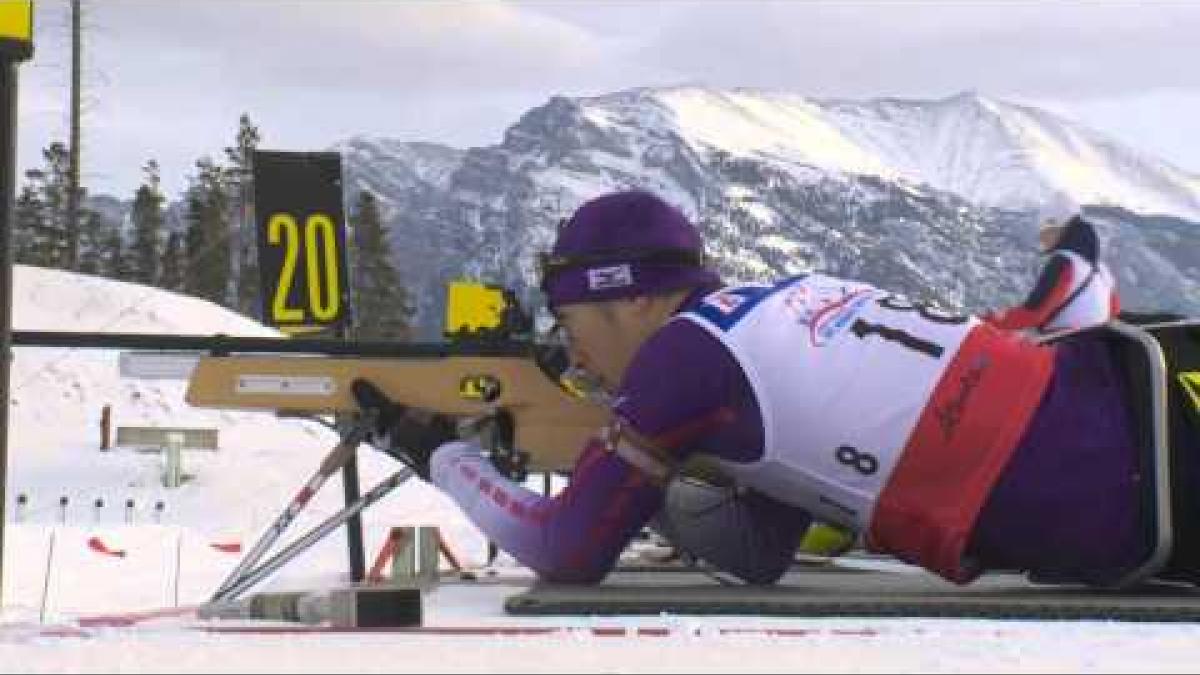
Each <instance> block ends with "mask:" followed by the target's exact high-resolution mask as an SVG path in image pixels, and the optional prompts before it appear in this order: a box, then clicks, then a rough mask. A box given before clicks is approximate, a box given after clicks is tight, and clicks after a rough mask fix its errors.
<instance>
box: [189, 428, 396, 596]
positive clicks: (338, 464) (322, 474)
mask: <svg viewBox="0 0 1200 675" xmlns="http://www.w3.org/2000/svg"><path fill="white" fill-rule="evenodd" d="M374 427H375V413H373V412H368V413H366V414H364V415H363V416H362V418H360V419H359V420H358V421H357V422H356V423H355V425H354V426H353V427H351V428H350V430H349V431H347V432H346V434H345V436H343V437H342V440H341V441H340V442H339V443H338V444H337V445H336V446H335V447H334V448H333V450H331V451H330V452H329V454H328V455H326V456H325V459H324V460H323V461H322V462H321V466H320V467H318V468H317V471H316V472H315V473H314V474H313V475H312V477H311V478H309V479H308V482H306V483H305V484H304V487H302V488H301V489H300V492H298V493H297V494H296V496H295V497H293V498H292V500H291V502H289V503H288V505H287V508H285V509H284V511H283V513H281V514H279V517H278V518H276V519H275V522H273V523H271V526H270V527H269V528H267V531H266V532H264V533H263V535H262V536H261V537H259V539H258V541H257V542H255V544H254V547H253V548H251V549H250V551H249V552H248V553H247V554H246V555H245V557H243V558H242V560H241V562H239V563H238V565H237V567H235V568H234V570H233V571H232V572H230V573H229V576H227V577H225V580H224V581H222V582H221V585H220V586H219V587H217V591H216V593H214V594H213V600H216V599H218V598H220V597H221V596H222V595H223V594H224V593H225V591H226V590H227V589H228V588H229V587H230V586H232V585H233V584H234V583H236V582H237V581H238V579H239V578H240V577H241V576H242V575H244V574H245V573H246V571H247V570H249V569H250V568H251V567H253V565H254V564H255V563H257V562H258V561H259V559H261V558H262V557H263V555H265V554H266V552H267V551H268V550H269V549H270V548H271V546H273V545H274V544H275V542H276V541H278V540H279V538H280V537H281V536H283V531H284V530H286V529H287V528H288V526H289V525H291V524H292V521H294V520H295V519H296V516H297V515H299V514H300V511H302V510H303V509H304V507H306V506H308V502H309V501H310V500H311V499H312V498H313V495H315V494H317V492H318V491H319V490H320V489H321V486H323V485H324V484H325V481H327V480H328V479H329V477H330V476H332V475H333V474H334V472H336V471H337V470H338V469H340V468H342V467H343V466H344V465H345V464H346V462H348V461H350V459H351V458H352V457H354V453H355V451H356V450H357V449H358V446H359V444H360V443H362V442H363V440H365V439H366V437H367V435H368V434H369V433H370V430H371V429H373V428H374Z"/></svg>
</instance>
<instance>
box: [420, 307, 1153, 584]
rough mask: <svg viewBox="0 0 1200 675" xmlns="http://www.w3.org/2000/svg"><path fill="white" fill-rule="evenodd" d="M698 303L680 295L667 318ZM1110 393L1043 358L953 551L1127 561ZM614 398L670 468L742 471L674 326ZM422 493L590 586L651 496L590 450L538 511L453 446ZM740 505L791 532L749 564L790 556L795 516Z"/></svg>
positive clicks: (726, 376) (1100, 566) (744, 411)
mask: <svg viewBox="0 0 1200 675" xmlns="http://www.w3.org/2000/svg"><path fill="white" fill-rule="evenodd" d="M711 290H712V289H711V288H707V289H700V290H698V291H697V292H695V293H693V294H692V295H691V296H689V297H688V299H687V300H685V302H684V303H683V305H682V306H681V309H686V308H689V307H692V306H694V305H695V304H696V303H697V302H698V301H699V300H700V298H701V297H703V295H705V294H706V293H707V292H710V291H711ZM697 364H703V366H704V367H697ZM664 373H669V374H670V376H669V377H664V375H663V374H664ZM1122 389H1123V385H1122V384H1121V380H1120V375H1119V373H1118V372H1117V370H1116V369H1115V368H1114V367H1113V366H1112V364H1111V363H1110V360H1109V357H1108V354H1107V352H1106V351H1105V348H1104V346H1103V345H1102V344H1099V343H1097V342H1094V341H1089V340H1080V341H1075V342H1071V343H1066V344H1063V345H1061V346H1060V347H1058V350H1057V356H1056V365H1055V375H1054V379H1053V381H1052V383H1051V385H1050V387H1049V388H1048V390H1047V392H1046V394H1045V396H1044V398H1043V401H1042V404H1041V406H1040V407H1039V410H1038V412H1037V414H1036V416H1035V417H1034V420H1033V422H1032V423H1031V424H1030V427H1029V429H1028V430H1027V431H1026V433H1025V436H1024V439H1023V440H1022V442H1021V444H1020V445H1019V446H1018V448H1017V450H1016V451H1015V453H1014V455H1013V459H1012V460H1011V462H1010V465H1009V467H1008V468H1007V469H1006V472H1005V474H1004V476H1003V477H1002V478H1001V480H1000V482H999V483H998V484H997V486H996V488H995V489H994V490H993V492H992V495H991V497H990V498H989V501H988V503H987V505H986V506H985V507H984V510H983V512H982V513H981V514H980V517H979V519H978V521H977V523H976V528H975V530H974V535H973V538H972V543H971V545H970V548H969V550H970V553H971V555H973V556H974V557H976V558H977V559H978V560H979V561H980V563H981V564H982V565H983V566H984V567H985V568H990V569H995V568H1003V569H1013V570H1028V571H1036V572H1038V573H1039V574H1042V575H1045V576H1051V577H1055V578H1063V579H1071V580H1080V581H1097V580H1103V579H1105V578H1107V577H1108V576H1109V575H1111V574H1114V573H1115V572H1114V570H1119V568H1121V567H1122V566H1125V565H1128V564H1129V563H1131V562H1132V561H1133V560H1134V559H1136V558H1137V557H1138V556H1139V555H1141V553H1142V552H1143V551H1144V545H1143V543H1142V537H1143V533H1142V528H1141V527H1140V526H1139V523H1140V520H1139V517H1140V516H1139V513H1138V503H1139V500H1138V480H1137V467H1136V461H1135V453H1134V449H1133V440H1132V434H1131V432H1130V428H1129V422H1128V419H1127V414H1126V412H1125V402H1124V394H1123V390H1122ZM615 400H617V401H618V403H617V405H616V406H615V408H614V413H615V414H616V415H618V416H620V417H621V418H623V419H624V420H625V421H626V423H627V424H628V425H629V426H630V427H631V428H633V429H634V430H636V431H637V432H638V433H639V434H641V435H642V436H645V437H647V438H650V439H652V440H654V441H655V442H656V443H657V444H658V445H659V446H660V447H664V448H667V449H670V450H671V451H673V452H674V453H675V456H676V457H677V458H678V459H680V460H684V459H686V458H688V457H689V456H691V455H692V454H693V453H704V454H708V455H713V456H715V457H717V458H720V459H723V460H726V461H730V462H750V461H754V460H755V459H756V458H758V457H759V456H760V455H761V453H762V451H763V425H762V419H761V416H760V413H759V408H758V404H757V402H756V401H755V399H754V395H753V393H752V391H751V388H750V385H749V382H748V381H747V380H746V378H745V376H744V375H743V373H742V371H741V369H740V367H739V366H738V364H737V362H736V361H735V360H734V358H733V357H732V355H730V354H729V353H728V352H727V351H726V349H725V348H724V347H723V346H722V345H721V344H720V343H719V342H717V341H716V340H715V339H714V338H713V337H712V336H710V335H709V334H708V333H706V332H705V331H704V330H703V329H701V328H699V327H697V326H695V325H693V324H691V323H690V322H684V321H675V322H671V323H669V324H668V325H667V326H665V327H664V328H663V329H662V330H660V331H659V332H658V333H656V334H655V335H654V336H652V337H651V338H650V339H649V340H648V341H647V343H646V344H645V345H644V346H643V348H642V349H641V351H639V352H638V354H637V356H636V357H635V359H634V361H633V363H632V364H631V366H630V368H629V370H628V371H627V373H626V376H625V381H624V382H623V383H622V384H621V386H620V388H619V391H618V392H616V399H615ZM433 480H434V483H435V484H436V485H437V486H438V487H440V488H442V489H443V490H445V491H446V492H447V493H448V494H450V495H451V496H452V497H453V498H454V499H455V500H456V501H457V502H458V503H459V505H460V506H461V507H462V508H463V510H464V511H465V512H466V513H467V515H468V516H469V517H470V518H471V520H472V521H473V522H475V523H476V524H477V525H478V526H479V527H480V529H481V530H483V532H484V533H485V534H486V535H487V536H488V538H489V539H491V540H492V541H494V542H496V543H497V545H499V547H500V548H502V549H504V550H505V551H508V552H509V553H510V554H512V555H513V556H514V557H515V558H516V559H517V560H519V561H520V562H521V563H523V564H525V565H527V566H529V567H530V568H532V569H533V570H535V571H536V572H537V573H538V574H539V575H540V576H542V577H543V578H546V579H548V580H552V581H562V582H595V581H598V580H600V579H602V578H603V577H604V576H605V575H606V574H607V573H608V571H609V570H610V569H611V568H612V566H613V565H614V563H615V561H616V559H617V557H618V556H619V554H620V553H621V551H622V550H623V549H624V548H625V546H626V545H627V544H628V542H629V541H630V539H631V538H632V537H633V536H634V535H635V534H636V533H637V532H638V531H639V530H640V529H641V528H642V527H643V526H645V525H646V523H647V522H648V521H650V519H651V518H652V517H653V516H654V515H655V513H656V512H657V511H658V510H659V509H660V508H661V506H662V503H663V490H662V489H661V488H659V487H657V486H655V485H653V484H652V483H651V482H649V481H648V480H647V479H646V478H645V477H644V476H643V475H642V474H641V472H640V471H639V470H637V469H635V468H633V467H632V466H631V465H629V464H628V463H626V462H625V461H624V460H623V459H621V458H620V457H618V456H616V455H615V454H613V453H611V452H607V451H606V450H605V449H604V447H603V445H602V444H601V443H600V442H599V441H596V442H593V443H592V444H589V445H588V446H587V447H585V448H584V449H583V451H582V453H581V455H580V458H579V460H578V462H577V464H576V467H575V470H574V472H573V474H572V480H571V483H570V485H569V486H568V487H567V488H566V489H565V490H563V491H562V492H561V493H560V494H558V495H556V496H555V497H553V498H546V497H543V496H541V495H539V494H537V493H534V492H532V491H530V490H527V489H525V488H524V487H522V486H520V485H517V484H514V483H512V482H511V481H508V480H506V479H504V478H503V477H501V476H500V475H499V474H498V473H497V472H496V471H495V470H494V469H493V468H492V467H491V466H490V465H489V464H488V462H487V460H485V459H483V458H481V457H479V456H478V455H477V454H475V453H473V452H471V451H470V449H469V447H468V446H466V444H454V445H452V446H448V447H446V448H444V449H442V450H439V451H438V452H437V453H436V454H435V456H434V462H433ZM749 508H750V509H751V511H750V512H751V513H752V514H753V517H754V518H756V519H760V520H761V521H762V522H763V523H764V524H766V525H769V526H770V527H773V528H775V531H777V532H795V533H796V536H774V537H762V538H755V539H754V541H755V542H761V543H757V544H755V545H760V546H765V547H775V548H778V549H779V550H778V551H762V552H761V553H762V557H761V559H763V560H778V559H780V556H781V555H782V556H786V557H787V558H788V559H790V557H791V555H792V553H793V552H794V550H795V548H796V546H797V545H798V543H799V536H798V534H799V533H801V532H803V530H804V528H805V527H807V525H808V524H809V522H810V521H811V519H810V517H809V516H808V514H806V513H805V512H804V511H802V510H801V509H799V508H796V507H792V506H789V505H787V504H781V503H778V502H773V501H772V500H770V499H766V498H761V499H757V500H755V501H754V502H753V503H751V504H750V505H749ZM730 540H731V542H735V541H738V540H737V538H736V537H733V536H731V537H730ZM731 545H733V544H732V543H731ZM737 545H742V544H741V543H740V542H738V544H737ZM710 562H713V561H710ZM777 567H778V566H771V568H770V570H767V569H766V568H763V569H759V570H756V569H753V568H749V569H734V570H727V571H730V572H731V573H734V574H737V575H738V576H741V577H743V578H746V579H747V580H750V581H755V582H769V581H773V580H774V579H773V578H772V577H777V576H778V575H779V574H780V573H781V570H779V569H776V568H777Z"/></svg>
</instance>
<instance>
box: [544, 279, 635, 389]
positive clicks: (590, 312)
mask: <svg viewBox="0 0 1200 675" xmlns="http://www.w3.org/2000/svg"><path fill="white" fill-rule="evenodd" d="M639 306H640V301H639V299H637V298H635V299H632V300H613V301H610V302H587V303H578V304H572V305H564V306H562V307H559V308H557V310H556V311H555V316H556V317H557V319H558V323H559V325H560V326H561V327H562V330H563V331H564V338H565V339H566V346H567V353H568V354H569V355H570V358H571V364H572V365H573V366H576V367H578V368H582V369H583V370H586V371H587V372H588V373H589V374H591V375H592V376H593V377H595V378H596V379H597V381H598V382H599V384H600V385H601V386H602V387H604V388H605V389H606V390H608V391H609V392H612V391H615V390H616V388H617V387H618V386H619V385H620V383H621V379H622V378H623V377H624V375H625V369H626V368H628V367H629V363H630V362H631V361H632V360H633V356H634V354H636V353H637V350H638V348H639V347H640V346H641V343H642V340H643V339H644V331H643V330H642V328H643V327H642V326H641V325H640V322H639V316H640V313H639V311H638V307H639Z"/></svg>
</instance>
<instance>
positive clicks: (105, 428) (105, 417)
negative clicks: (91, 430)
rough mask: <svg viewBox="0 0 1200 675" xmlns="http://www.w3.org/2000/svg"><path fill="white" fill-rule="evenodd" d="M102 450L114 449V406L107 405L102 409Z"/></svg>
mask: <svg viewBox="0 0 1200 675" xmlns="http://www.w3.org/2000/svg"><path fill="white" fill-rule="evenodd" d="M100 449H101V450H110V449H112V406H111V405H108V404H107V403H106V404H105V405H104V407H103V408H101V409H100Z"/></svg>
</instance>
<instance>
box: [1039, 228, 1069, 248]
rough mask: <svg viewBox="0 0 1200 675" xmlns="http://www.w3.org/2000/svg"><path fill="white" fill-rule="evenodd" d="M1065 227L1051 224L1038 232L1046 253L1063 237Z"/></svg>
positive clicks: (1040, 242)
mask: <svg viewBox="0 0 1200 675" xmlns="http://www.w3.org/2000/svg"><path fill="white" fill-rule="evenodd" d="M1065 229H1066V228H1065V227H1063V226H1062V225H1051V226H1048V227H1043V228H1042V230H1041V231H1040V232H1038V243H1039V244H1041V247H1042V253H1046V252H1047V251H1049V250H1050V249H1052V248H1054V245H1055V244H1057V243H1058V240H1059V239H1060V238H1062V235H1063V231H1064V230H1065Z"/></svg>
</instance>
